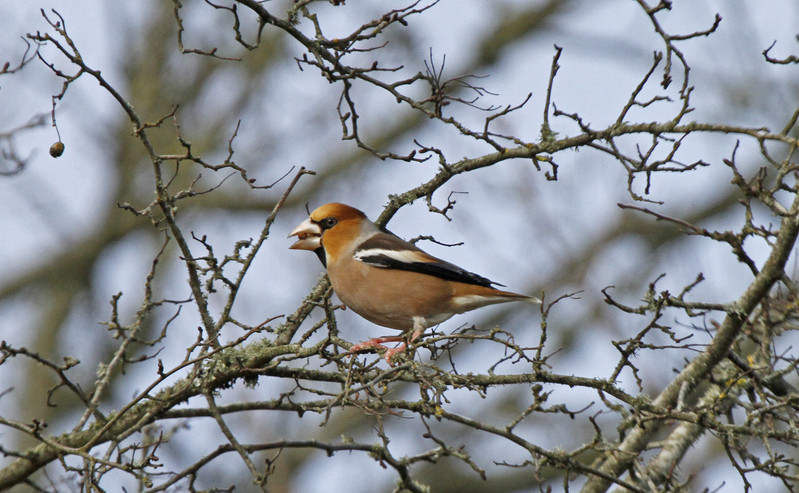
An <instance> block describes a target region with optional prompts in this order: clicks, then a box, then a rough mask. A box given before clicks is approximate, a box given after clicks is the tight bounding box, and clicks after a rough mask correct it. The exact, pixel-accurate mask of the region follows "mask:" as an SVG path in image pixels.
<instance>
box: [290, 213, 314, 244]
mask: <svg viewBox="0 0 799 493" xmlns="http://www.w3.org/2000/svg"><path fill="white" fill-rule="evenodd" d="M292 236H296V237H297V238H299V239H298V240H297V241H296V242H294V244H293V245H291V246H290V247H289V248H290V249H293V250H311V251H314V250H316V249H318V248H321V247H322V228H320V227H319V225H318V224H316V223H314V222H312V221H311V218H310V217H309V218H308V219H306V220H305V221H303V222H301V223H300V224H299V225H298V226H297V227H296V228H294V231H292V232H291V234H290V235H289V236H288V237H289V238H291V237H292Z"/></svg>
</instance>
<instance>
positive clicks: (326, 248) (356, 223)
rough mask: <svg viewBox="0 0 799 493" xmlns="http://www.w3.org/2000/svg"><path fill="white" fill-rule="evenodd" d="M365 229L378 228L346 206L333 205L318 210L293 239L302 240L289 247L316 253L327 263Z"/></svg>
mask: <svg viewBox="0 0 799 493" xmlns="http://www.w3.org/2000/svg"><path fill="white" fill-rule="evenodd" d="M364 228H367V229H376V227H375V226H374V224H373V223H372V222H371V221H369V220H368V219H367V218H366V214H364V213H363V212H361V211H359V210H358V209H356V208H354V207H350V206H348V205H346V204H341V203H339V202H331V203H329V204H325V205H323V206H321V207H318V208H316V210H314V211H313V212H311V215H310V216H309V217H308V219H306V220H305V221H303V222H301V223H300V224H299V225H298V226H297V227H296V228H294V231H292V232H291V234H289V238H290V237H292V236H296V237H297V238H298V239H297V241H296V242H294V244H292V245H291V246H290V247H289V248H292V249H295V250H311V251H314V252H316V253H317V255H319V258H320V260H322V263H326V260H331V259H335V258H338V257H339V255H341V254H343V253H344V251H343V250H344V249H345V247H346V246H347V245H350V244H351V243H352V242H351V240H352V239H354V238H356V237H358V236H360V234H361V232H362V230H363V229H364Z"/></svg>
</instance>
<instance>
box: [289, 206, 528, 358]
mask: <svg viewBox="0 0 799 493" xmlns="http://www.w3.org/2000/svg"><path fill="white" fill-rule="evenodd" d="M288 237H289V238H291V237H297V241H296V242H295V243H293V244H292V245H291V246H290V247H289V248H290V249H295V250H310V251H312V252H314V253H316V255H317V256H318V257H319V260H321V262H322V265H323V266H324V267H325V268H326V270H327V274H328V277H329V279H330V283H331V285H332V286H333V291H335V293H336V295H337V296H338V298H339V299H340V300H341V302H342V303H343V304H344V305H345V306H346V307H348V308H349V309H351V310H352V311H354V312H355V313H357V314H358V315H360V316H361V317H363V318H365V319H366V320H368V321H370V322H372V323H374V324H377V325H380V326H383V327H388V328H390V329H395V330H399V331H402V333H403V334H404V335H400V336H384V337H377V338H373V339H370V340H368V341H365V342H362V343H359V344H356V345H354V346H352V347H351V348H350V351H351V352H353V353H355V352H359V351H363V350H365V349H368V348H374V349H385V350H386V352H385V354H384V359H385V360H386V361H387V362H388V363H389V365H391V364H392V362H391V359H392V358H393V357H394V356H395V355H396V354H397V353H399V352H401V351H403V350H405V349H406V347H407V344H410V343H413V342H414V341H415V340H416V339H417V338H419V337H420V336H421V335H422V333H423V332H424V331H425V329H427V328H429V327H432V326H435V325H438V324H440V323H441V322H444V321H445V320H447V319H449V318H450V317H452V316H453V315H455V314H458V313H464V312H467V311H470V310H474V309H476V308H481V307H483V306H487V305H493V304H497V303H507V302H512V301H526V302H530V303H541V301H540V300H539V299H538V298H535V297H532V296H527V295H523V294H518V293H513V292H510V291H502V290H500V289H496V288H494V287H493V285H497V286H503V285H501V284H499V283H497V282H494V281H491V280H489V279H487V278H485V277H482V276H480V275H477V274H475V273H473V272H469V271H467V270H465V269H463V268H461V267H458V266H457V265H455V264H452V263H450V262H447V261H445V260H442V259H440V258H437V257H434V256H432V255H430V254H428V253H426V252H424V251H423V250H422V249H420V248H419V247H417V246H416V245H414V244H413V243H410V242H408V241H405V240H403V239H402V238H400V237H398V236H396V235H394V234H393V233H391V232H390V231H388V230H385V229H382V228H380V227H378V226H377V225H376V224H375V223H374V222H372V221H370V220H369V219H368V218H367V217H366V214H364V213H363V212H361V211H360V210H358V209H356V208H354V207H351V206H349V205H346V204H342V203H339V202H332V203H329V204H325V205H322V206H320V207H318V208H317V209H315V210H314V211H313V212H311V213H310V215H309V217H308V218H307V219H305V220H304V221H303V222H301V223H300V224H299V225H298V226H297V227H296V228H294V230H293V231H292V232H291V234H289V236H288ZM503 287H504V286H503ZM386 342H402V344H401V345H399V346H398V347H395V348H391V349H389V348H386V347H385V346H384V345H383V343H386Z"/></svg>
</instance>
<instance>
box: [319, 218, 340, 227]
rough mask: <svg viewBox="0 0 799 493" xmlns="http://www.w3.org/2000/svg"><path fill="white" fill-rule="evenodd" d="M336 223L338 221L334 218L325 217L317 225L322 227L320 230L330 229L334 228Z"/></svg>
mask: <svg viewBox="0 0 799 493" xmlns="http://www.w3.org/2000/svg"><path fill="white" fill-rule="evenodd" d="M337 222H338V219H336V218H335V217H326V218H324V219H322V220H321V221H320V222H319V225H320V226H321V227H322V229H330V228H332V227H333V226H335V225H336V223H337Z"/></svg>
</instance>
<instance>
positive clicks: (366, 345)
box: [350, 336, 408, 366]
mask: <svg viewBox="0 0 799 493" xmlns="http://www.w3.org/2000/svg"><path fill="white" fill-rule="evenodd" d="M404 341H405V338H404V337H402V336H389V337H375V338H374V339H369V340H368V341H364V342H361V343H358V344H356V345H354V346H352V347H351V348H350V351H351V352H353V353H357V352H359V351H364V350H366V349H385V350H386V353H385V354H384V355H383V359H385V360H386V363H388V364H389V365H392V366H393V364H392V363H391V358H393V357H394V356H395V355H396V354H397V353H401V352H402V351H405V349H406V348H407V347H408V346H407V344H405V342H404ZM384 342H402V344H400V345H399V346H397V347H395V348H387V347H386V346H384V345H383V343H384Z"/></svg>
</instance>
